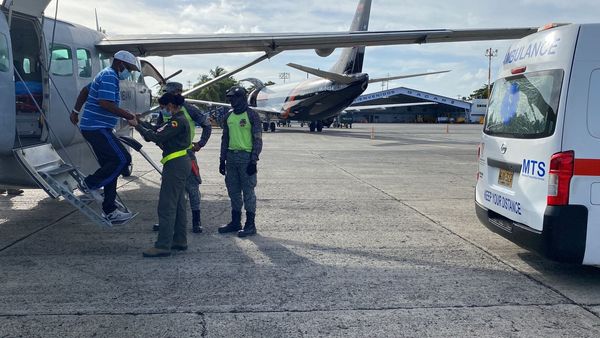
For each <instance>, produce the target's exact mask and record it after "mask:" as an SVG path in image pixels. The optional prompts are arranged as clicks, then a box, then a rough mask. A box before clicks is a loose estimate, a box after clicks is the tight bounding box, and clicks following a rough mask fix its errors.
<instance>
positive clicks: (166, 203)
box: [130, 94, 192, 257]
mask: <svg viewBox="0 0 600 338" xmlns="http://www.w3.org/2000/svg"><path fill="white" fill-rule="evenodd" d="M159 102H160V103H161V104H164V105H165V106H166V108H167V110H168V111H169V112H170V113H171V115H172V116H171V119H170V120H169V121H168V122H166V123H164V124H163V125H162V126H161V127H160V128H158V129H156V131H155V130H153V126H152V125H150V124H149V123H146V122H141V121H138V120H139V119H136V120H133V121H134V122H130V124H131V125H132V126H134V127H135V129H136V130H137V131H138V132H140V134H142V136H143V137H144V139H145V140H146V141H151V142H154V143H156V144H157V145H158V146H159V147H160V148H161V149H162V151H163V159H162V160H161V163H162V164H163V173H162V183H161V185H160V195H159V198H158V222H159V224H160V229H159V232H158V239H157V240H156V242H155V243H154V247H152V248H149V249H147V250H145V251H144V252H143V256H144V257H163V256H170V255H171V250H179V251H184V250H187V247H188V246H187V235H186V225H187V217H186V206H185V182H186V180H187V178H188V176H189V174H190V170H192V164H191V161H190V158H189V156H188V149H189V147H190V144H191V140H190V124H189V122H188V120H187V119H186V117H185V115H184V113H183V110H182V106H183V102H184V98H183V96H181V95H172V94H164V95H163V96H162V97H161V98H160V99H159Z"/></svg>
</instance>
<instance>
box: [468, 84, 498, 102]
mask: <svg viewBox="0 0 600 338" xmlns="http://www.w3.org/2000/svg"><path fill="white" fill-rule="evenodd" d="M493 88H494V84H493V83H492V85H491V86H490V92H491V91H492V89H493ZM487 98H488V89H487V84H484V85H483V86H482V87H481V88H479V89H476V90H475V91H473V93H471V95H469V100H473V99H487Z"/></svg>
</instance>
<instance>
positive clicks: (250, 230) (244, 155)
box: [219, 86, 262, 237]
mask: <svg viewBox="0 0 600 338" xmlns="http://www.w3.org/2000/svg"><path fill="white" fill-rule="evenodd" d="M227 99H228V100H229V102H230V103H231V107H232V109H231V110H230V111H229V112H228V113H227V114H226V115H225V120H224V121H225V123H223V136H222V137H221V158H220V163H219V173H221V175H224V176H225V185H226V186H227V193H228V194H229V198H230V200H231V222H229V223H228V224H227V225H224V226H221V227H220V228H219V233H222V234H223V233H228V232H235V231H237V232H238V237H246V236H251V235H254V234H256V225H255V223H254V219H255V216H256V195H255V194H254V188H255V187H256V173H257V167H256V163H257V161H258V157H259V155H260V152H261V150H262V123H261V121H260V117H259V116H258V114H257V113H256V112H255V111H254V110H252V109H250V108H249V107H248V98H247V94H246V90H245V89H244V88H243V87H240V86H233V87H231V88H230V89H229V90H228V91H227ZM242 194H243V199H242ZM242 206H243V207H245V209H246V223H245V224H244V228H243V229H242V225H241V219H242Z"/></svg>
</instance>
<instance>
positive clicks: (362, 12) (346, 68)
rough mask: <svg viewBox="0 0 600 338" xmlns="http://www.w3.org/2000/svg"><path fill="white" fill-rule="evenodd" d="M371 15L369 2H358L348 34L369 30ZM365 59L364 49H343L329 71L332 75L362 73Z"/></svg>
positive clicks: (369, 0)
mask: <svg viewBox="0 0 600 338" xmlns="http://www.w3.org/2000/svg"><path fill="white" fill-rule="evenodd" d="M370 15H371V0H360V1H359V3H358V7H357V8H356V14H355V15H354V20H353V21H352V26H350V32H363V31H366V30H368V29H369V17H370ZM364 58H365V47H364V46H361V47H352V48H345V49H343V51H342V55H341V56H340V58H339V59H338V61H337V62H336V64H335V65H334V66H333V67H332V68H331V69H330V72H332V73H338V74H356V73H361V72H362V67H363V61H364Z"/></svg>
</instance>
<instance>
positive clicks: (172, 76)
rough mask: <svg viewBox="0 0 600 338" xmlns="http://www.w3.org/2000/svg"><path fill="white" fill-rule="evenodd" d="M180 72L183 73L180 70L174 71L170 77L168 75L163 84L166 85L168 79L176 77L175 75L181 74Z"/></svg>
mask: <svg viewBox="0 0 600 338" xmlns="http://www.w3.org/2000/svg"><path fill="white" fill-rule="evenodd" d="M181 72H183V70H182V69H180V70H178V71H176V72H175V73H173V74H171V75H169V76H167V77H165V84H166V83H167V81H169V80H170V79H172V78H174V77H175V76H177V75H179V74H181Z"/></svg>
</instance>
